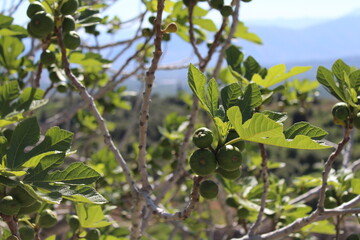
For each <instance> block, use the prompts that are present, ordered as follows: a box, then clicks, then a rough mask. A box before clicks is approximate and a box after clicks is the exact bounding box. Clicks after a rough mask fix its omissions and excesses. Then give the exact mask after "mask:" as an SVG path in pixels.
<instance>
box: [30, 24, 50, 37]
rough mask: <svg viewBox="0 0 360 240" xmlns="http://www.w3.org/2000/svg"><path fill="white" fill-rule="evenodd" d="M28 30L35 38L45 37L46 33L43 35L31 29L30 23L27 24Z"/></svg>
mask: <svg viewBox="0 0 360 240" xmlns="http://www.w3.org/2000/svg"><path fill="white" fill-rule="evenodd" d="M27 32H28V33H29V35H30V36H32V37H34V38H43V37H44V35H42V34H36V33H34V31H33V30H32V29H31V24H30V23H28V25H27ZM45 36H46V35H45Z"/></svg>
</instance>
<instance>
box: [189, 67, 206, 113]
mask: <svg viewBox="0 0 360 240" xmlns="http://www.w3.org/2000/svg"><path fill="white" fill-rule="evenodd" d="M188 83H189V86H190V88H191V90H192V91H193V93H194V94H195V96H197V97H198V99H199V101H200V103H201V104H202V105H203V107H204V109H205V110H206V111H208V112H210V109H209V108H208V107H207V104H206V93H205V86H206V77H205V75H204V74H203V73H202V72H201V71H200V70H199V69H197V68H196V67H195V66H194V65H193V64H190V66H189V70H188Z"/></svg>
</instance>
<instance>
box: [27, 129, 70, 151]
mask: <svg viewBox="0 0 360 240" xmlns="http://www.w3.org/2000/svg"><path fill="white" fill-rule="evenodd" d="M73 135H74V134H73V133H72V132H69V131H66V130H63V129H60V128H59V127H52V128H50V129H49V130H48V131H47V132H46V134H45V138H44V140H43V141H42V142H41V143H40V144H38V145H37V146H36V147H34V148H33V149H32V150H31V151H30V152H29V153H28V155H29V157H33V156H35V155H38V154H40V153H45V152H51V151H61V152H66V151H68V150H69V149H70V146H71V141H72V137H73Z"/></svg>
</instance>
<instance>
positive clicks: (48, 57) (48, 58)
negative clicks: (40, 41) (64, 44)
mask: <svg viewBox="0 0 360 240" xmlns="http://www.w3.org/2000/svg"><path fill="white" fill-rule="evenodd" d="M40 61H41V63H42V64H44V65H45V66H49V65H51V64H54V63H55V62H56V56H55V53H53V52H52V51H50V50H48V49H47V50H45V51H43V52H42V53H41V55H40Z"/></svg>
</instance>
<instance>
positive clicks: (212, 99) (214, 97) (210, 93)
mask: <svg viewBox="0 0 360 240" xmlns="http://www.w3.org/2000/svg"><path fill="white" fill-rule="evenodd" d="M206 96H207V100H208V101H207V102H208V108H209V110H210V114H211V115H212V116H213V117H214V116H216V111H217V109H218V104H219V89H218V85H217V82H216V80H215V78H212V79H210V81H209V83H208V87H207V95H206Z"/></svg>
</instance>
